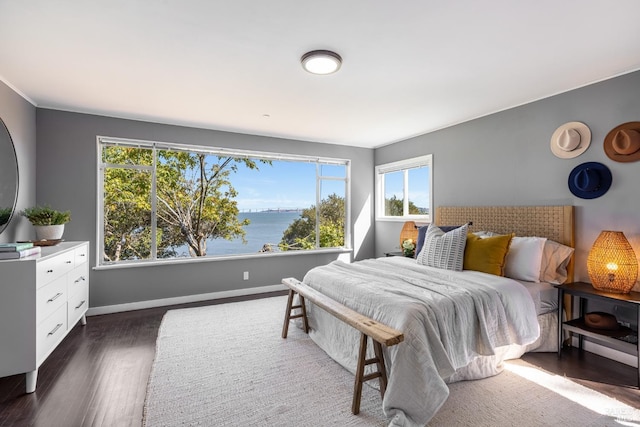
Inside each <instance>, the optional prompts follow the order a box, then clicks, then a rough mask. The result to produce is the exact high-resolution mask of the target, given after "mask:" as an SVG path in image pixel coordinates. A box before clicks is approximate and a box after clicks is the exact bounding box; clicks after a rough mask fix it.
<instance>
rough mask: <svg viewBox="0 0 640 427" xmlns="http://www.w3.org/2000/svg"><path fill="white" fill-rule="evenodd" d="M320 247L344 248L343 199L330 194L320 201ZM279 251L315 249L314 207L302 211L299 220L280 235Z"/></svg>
mask: <svg viewBox="0 0 640 427" xmlns="http://www.w3.org/2000/svg"><path fill="white" fill-rule="evenodd" d="M319 216H320V227H319V229H320V239H319V240H320V247H321V248H335V247H341V246H344V220H345V204H344V198H343V197H340V196H338V195H336V194H331V195H330V196H329V197H327V198H326V199H322V200H321V201H320V210H319ZM278 246H279V247H280V249H281V250H283V251H288V250H302V249H315V247H316V207H315V205H314V206H311V207H309V208H307V209H304V210H303V211H302V213H301V214H300V218H298V219H296V220H295V221H294V222H292V223H291V224H290V225H289V227H288V228H287V229H286V230H285V231H284V233H283V234H282V239H281V240H280V243H279V245H278Z"/></svg>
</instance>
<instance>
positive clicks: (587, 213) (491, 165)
mask: <svg viewBox="0 0 640 427" xmlns="http://www.w3.org/2000/svg"><path fill="white" fill-rule="evenodd" d="M569 121H580V122H584V123H585V124H587V125H588V126H589V128H590V129H591V132H592V140H591V146H590V147H589V149H588V150H587V151H586V152H585V153H583V154H582V155H580V156H578V157H576V158H573V159H564V160H563V159H559V158H557V157H556V156H554V155H553V154H552V152H551V150H550V148H549V142H550V138H551V135H552V133H553V132H554V131H555V130H556V128H557V127H558V126H560V125H562V124H564V123H566V122H569ZM629 121H640V72H635V73H631V74H627V75H624V76H621V77H618V78H615V79H611V80H607V81H604V82H600V83H597V84H593V85H590V86H587V87H584V88H580V89H577V90H574V91H571V92H567V93H564V94H560V95H557V96H554V97H551V98H547V99H544V100H541V101H537V102H534V103H531V104H527V105H524V106H521V107H518V108H513V109H510V110H506V111H503V112H500V113H496V114H493V115H490V116H486V117H483V118H480V119H477V120H473V121H470V122H467V123H463V124H460V125H457V126H453V127H450V128H447V129H444V130H440V131H437V132H433V133H429V134H426V135H422V136H419V137H415V138H412V139H409V140H406V141H402V142H398V143H395V144H392V145H388V146H385V147H381V148H378V149H376V150H375V164H376V165H380V164H384V163H388V162H392V161H396V160H401V159H406V158H410V157H414V156H420V155H424V154H430V153H432V154H433V161H434V166H433V187H434V194H433V203H434V206H447V205H538V204H540V205H560V204H570V205H574V206H576V276H575V278H576V280H585V281H588V275H587V271H586V258H587V254H588V252H589V249H590V247H591V244H592V243H593V241H594V240H595V239H596V237H597V236H598V234H599V233H600V231H602V230H609V229H611V230H621V231H624V233H625V235H626V236H627V238H628V239H629V241H630V242H631V244H632V246H633V247H634V249H635V251H636V254H637V255H640V197H639V196H640V190H639V188H638V184H639V183H640V162H636V163H618V162H614V161H612V160H610V159H609V158H608V157H607V156H606V155H605V153H604V150H603V141H604V138H605V136H606V134H607V133H608V132H609V131H610V130H611V129H612V128H614V127H615V126H617V125H619V124H621V123H624V122H629ZM589 161H597V162H602V163H604V164H606V165H607V166H608V167H609V168H610V169H611V172H612V174H613V184H612V186H611V189H610V190H609V191H608V192H607V193H606V194H605V195H604V196H602V197H600V198H597V199H593V200H585V199H580V198H577V197H575V196H573V194H572V193H571V192H570V191H569V188H568V185H567V182H568V176H569V173H570V172H571V170H572V169H573V168H574V167H575V166H577V165H579V164H581V163H584V162H589ZM401 226H402V224H399V223H391V222H377V223H376V232H375V236H376V243H375V245H376V248H375V253H376V255H377V256H381V255H382V254H383V253H384V252H386V251H389V250H392V249H394V248H396V247H397V246H398V241H397V240H398V234H399V232H400V228H401ZM636 289H638V286H637V285H636Z"/></svg>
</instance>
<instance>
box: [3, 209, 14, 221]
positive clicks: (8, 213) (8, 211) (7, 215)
mask: <svg viewBox="0 0 640 427" xmlns="http://www.w3.org/2000/svg"><path fill="white" fill-rule="evenodd" d="M11 212H13V209H12V208H0V225H4V224H6V223H7V222H9V218H10V217H11Z"/></svg>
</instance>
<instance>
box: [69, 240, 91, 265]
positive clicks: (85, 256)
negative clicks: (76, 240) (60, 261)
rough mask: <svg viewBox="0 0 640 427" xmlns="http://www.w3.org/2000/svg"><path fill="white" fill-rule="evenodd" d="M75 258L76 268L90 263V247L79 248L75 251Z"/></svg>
mask: <svg viewBox="0 0 640 427" xmlns="http://www.w3.org/2000/svg"><path fill="white" fill-rule="evenodd" d="M73 256H74V258H75V266H76V267H77V266H79V265H81V264H84V263H85V262H88V261H89V245H82V246H80V247H79V248H75V249H74V250H73Z"/></svg>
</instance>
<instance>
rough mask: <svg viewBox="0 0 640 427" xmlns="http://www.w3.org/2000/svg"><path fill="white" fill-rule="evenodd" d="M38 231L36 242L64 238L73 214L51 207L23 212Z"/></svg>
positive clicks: (29, 209)
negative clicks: (65, 226) (66, 226)
mask: <svg viewBox="0 0 640 427" xmlns="http://www.w3.org/2000/svg"><path fill="white" fill-rule="evenodd" d="M21 214H22V216H24V217H26V218H27V219H28V220H29V222H30V223H31V224H32V225H33V226H34V228H35V230H36V240H57V239H60V238H62V234H63V233H64V225H65V224H66V223H67V222H69V221H70V220H71V212H69V211H58V210H55V209H53V208H51V207H50V206H47V205H45V206H34V207H32V208H26V209H25V210H23V211H22V212H21Z"/></svg>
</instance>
